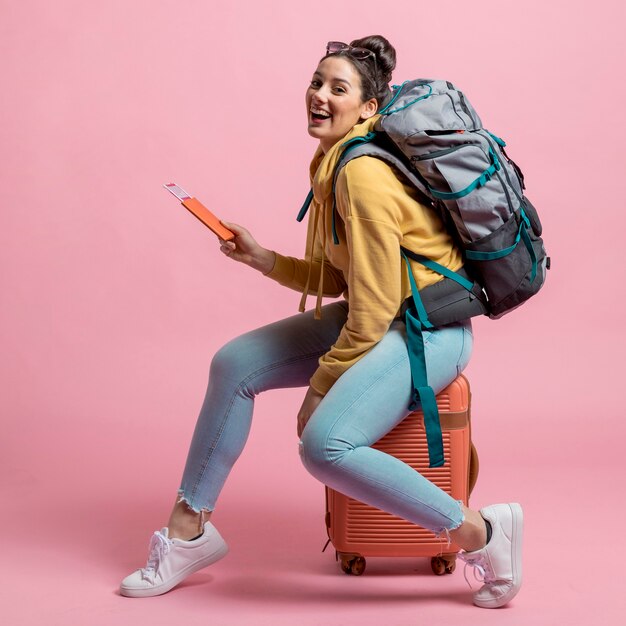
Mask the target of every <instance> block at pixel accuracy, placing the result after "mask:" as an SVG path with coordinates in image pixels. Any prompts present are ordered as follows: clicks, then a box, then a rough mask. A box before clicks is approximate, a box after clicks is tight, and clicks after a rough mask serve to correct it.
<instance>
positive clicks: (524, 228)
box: [424, 209, 537, 283]
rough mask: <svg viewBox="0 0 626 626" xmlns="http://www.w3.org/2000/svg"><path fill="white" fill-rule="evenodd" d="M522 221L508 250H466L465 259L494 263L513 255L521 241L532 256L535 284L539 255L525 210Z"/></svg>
mask: <svg viewBox="0 0 626 626" xmlns="http://www.w3.org/2000/svg"><path fill="white" fill-rule="evenodd" d="M521 211H522V212H521V216H522V219H521V221H520V223H519V228H518V229H517V235H516V237H515V241H514V242H513V245H511V246H509V247H508V248H503V249H502V250H494V251H492V252H479V251H478V250H465V258H466V259H469V260H470V261H493V260H495V259H501V258H502V257H505V256H507V255H508V254H511V252H513V250H515V248H517V244H518V243H519V242H520V240H521V241H523V242H524V245H525V246H526V249H527V250H528V254H529V255H530V260H531V262H532V269H531V272H530V282H531V283H533V282H534V281H535V278H536V276H537V255H536V254H535V249H534V248H533V243H532V241H531V239H530V235H529V234H528V229H529V228H531V225H530V220H529V219H528V217H527V215H526V213H524V209H522V210H521ZM424 265H426V264H424Z"/></svg>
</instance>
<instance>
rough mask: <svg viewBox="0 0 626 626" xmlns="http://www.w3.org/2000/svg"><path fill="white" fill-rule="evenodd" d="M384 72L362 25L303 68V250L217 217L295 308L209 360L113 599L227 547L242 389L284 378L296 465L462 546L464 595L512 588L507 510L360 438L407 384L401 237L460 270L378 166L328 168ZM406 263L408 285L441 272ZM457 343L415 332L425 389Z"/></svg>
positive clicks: (409, 198)
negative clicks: (469, 578) (306, 141)
mask: <svg viewBox="0 0 626 626" xmlns="http://www.w3.org/2000/svg"><path fill="white" fill-rule="evenodd" d="M394 67H395V50H394V48H393V46H391V44H390V43H389V42H388V41H387V40H386V39H385V38H384V37H381V36H379V35H376V36H372V37H366V38H364V39H358V40H355V41H352V42H351V43H350V44H344V43H341V42H330V43H329V44H328V46H327V49H326V56H325V57H324V58H322V59H321V61H320V62H319V64H318V66H317V68H316V69H315V71H314V73H313V77H312V80H311V83H310V85H309V86H308V88H307V90H306V110H307V120H308V132H309V135H311V136H312V137H315V138H316V139H318V140H319V146H318V148H317V150H316V152H315V154H314V155H313V159H312V161H311V164H310V175H311V186H312V192H313V193H312V195H313V200H312V202H311V210H310V214H309V227H308V232H307V242H306V253H305V255H304V258H301V259H297V258H293V257H287V256H283V255H281V254H279V253H278V252H275V251H273V250H268V249H266V248H264V247H262V246H261V245H259V244H258V243H257V241H256V240H255V239H254V238H253V237H252V235H251V234H250V233H249V232H248V231H247V230H246V229H245V228H244V227H242V226H239V225H237V224H232V223H228V222H225V223H224V224H225V226H227V227H228V228H229V229H230V230H231V231H232V232H233V233H234V234H235V238H234V240H233V241H221V242H220V245H221V251H222V252H223V253H224V254H225V255H226V256H227V257H229V258H230V259H232V260H235V261H239V262H241V263H244V264H246V265H248V266H250V267H252V268H253V269H256V270H258V271H259V272H261V273H262V274H263V275H265V276H267V277H268V278H271V279H272V280H275V281H277V282H278V283H280V284H281V285H284V286H286V287H289V288H291V289H294V290H297V291H298V292H300V293H302V299H301V304H300V311H301V314H298V315H295V316H292V317H289V318H287V319H285V320H281V321H278V322H275V323H273V324H270V325H268V326H264V327H262V328H258V329H256V330H253V331H251V332H249V333H246V334H244V335H242V336H240V337H237V338H236V339H234V340H232V341H230V342H229V343H227V344H226V345H225V346H223V347H222V348H221V349H220V350H219V351H218V352H217V353H216V354H215V356H214V357H213V361H212V363H211V370H210V375H209V384H208V389H207V394H206V398H205V401H204V404H203V406H202V409H201V411H200V415H199V417H198V422H197V425H196V429H195V432H194V435H193V439H192V442H191V447H190V450H189V455H188V457H187V463H186V466H185V470H184V472H183V477H182V481H181V484H180V490H179V493H178V497H177V499H176V503H175V505H174V508H173V510H172V513H171V516H170V519H169V523H168V526H167V527H165V528H163V529H162V530H160V531H157V532H156V533H154V535H153V536H152V539H151V542H150V553H149V556H148V562H147V564H146V566H145V567H143V568H141V569H138V570H137V571H135V572H134V573H133V574H131V575H130V576H128V577H127V578H125V579H124V580H123V581H122V584H121V588H120V591H121V593H122V594H123V595H126V596H132V597H142V596H154V595H159V594H162V593H165V592H167V591H169V590H170V589H172V588H173V587H175V586H176V585H177V584H178V583H179V582H181V581H182V580H183V579H184V578H186V577H187V576H189V575H190V574H191V573H193V572H195V571H197V570H199V569H201V568H203V567H206V566H207V565H210V564H211V563H213V562H215V561H217V560H219V559H220V558H222V557H223V556H224V555H225V554H226V552H227V551H228V548H227V546H226V542H225V541H224V540H223V539H222V537H221V535H220V534H219V533H218V531H217V529H216V528H215V526H213V525H212V523H211V522H210V521H208V518H209V517H210V515H211V512H212V511H213V509H214V507H215V504H216V502H217V499H218V496H219V494H220V492H221V490H222V487H223V486H224V483H225V481H226V479H227V477H228V475H229V473H230V470H231V469H232V467H233V465H234V463H235V462H236V460H237V458H238V457H239V455H240V453H241V451H242V450H243V447H244V445H245V442H246V440H247V437H248V432H249V429H250V425H251V420H252V414H253V408H254V398H255V397H256V396H257V395H258V394H259V393H261V392H263V391H266V390H270V389H276V388H287V387H307V391H306V394H305V396H304V399H303V402H302V405H301V407H300V410H299V411H298V415H297V432H298V436H299V437H300V443H299V450H300V455H301V458H302V462H303V464H304V466H305V467H306V468H307V469H308V470H309V471H310V472H311V474H313V475H314V476H315V477H316V478H318V479H319V480H320V481H322V482H324V483H325V484H326V485H328V486H329V487H332V488H333V489H335V490H336V491H339V492H341V493H343V494H346V495H348V496H350V497H353V498H355V499H357V500H360V501H362V502H365V503H366V504H369V505H371V506H375V507H377V508H379V509H382V510H384V511H388V512H390V513H392V514H394V515H397V516H400V517H403V518H404V519H407V520H409V521H411V522H413V523H415V524H419V525H420V526H422V527H424V528H428V529H430V530H432V531H433V532H434V533H436V534H438V535H441V534H444V535H446V536H447V537H448V538H449V539H451V540H453V541H454V543H455V544H456V545H458V546H460V547H461V548H463V549H464V550H465V551H466V552H465V553H464V554H465V555H466V560H467V562H468V563H470V564H472V565H476V566H477V567H478V568H479V570H480V571H482V572H483V573H484V582H485V584H484V585H483V587H482V588H481V589H480V591H478V592H477V594H475V596H474V602H475V603H476V604H478V605H479V606H484V607H497V606H501V605H503V604H506V603H507V602H508V601H509V600H510V599H511V598H512V597H513V596H515V594H516V593H517V591H518V589H519V586H520V583H521V570H520V569H519V567H518V565H519V562H520V550H521V528H522V513H521V509H520V508H519V505H516V504H511V505H508V504H501V505H492V506H489V507H486V508H484V509H481V511H480V512H479V511H475V510H471V509H469V508H467V507H466V506H464V504H463V503H462V502H461V501H457V500H455V499H453V498H452V497H451V496H450V495H448V493H446V492H445V491H443V490H441V489H440V488H439V487H437V486H436V485H435V484H433V483H432V482H430V481H429V480H428V479H426V478H425V477H424V476H422V475H421V474H420V473H418V472H417V471H415V470H414V469H413V468H411V467H410V466H409V465H407V464H405V463H404V462H402V461H401V460H399V459H398V458H395V457H393V456H391V455H389V454H386V453H384V452H382V451H381V450H378V449H375V448H373V447H372V446H373V444H375V443H376V442H377V441H378V440H379V439H381V438H382V437H383V436H384V435H385V434H386V433H388V432H389V431H391V430H392V429H393V428H395V426H396V425H397V424H399V423H400V422H401V421H402V420H403V419H404V418H405V417H406V416H407V415H408V414H409V413H410V410H409V405H410V404H411V397H412V392H413V386H412V378H411V366H410V360H409V353H408V350H407V343H406V329H405V327H404V325H403V322H402V320H401V317H400V313H401V308H402V303H403V302H404V301H405V300H406V299H407V298H408V297H409V296H410V295H411V284H410V281H409V278H408V274H407V273H406V272H404V271H403V265H402V262H401V256H400V247H401V246H405V247H406V248H408V249H410V250H413V251H415V252H417V253H419V254H424V255H427V256H428V257H429V258H430V259H431V260H432V261H434V262H436V263H438V264H439V265H441V266H444V267H445V268H448V269H450V270H452V271H457V270H459V269H460V268H461V267H462V265H463V259H462V255H461V252H460V251H459V249H458V248H457V246H456V245H455V242H454V240H453V239H452V237H451V236H450V235H449V233H448V232H447V231H446V229H445V228H444V225H443V223H442V221H441V218H440V217H439V216H438V214H437V213H435V211H434V210H433V209H432V207H430V206H426V205H424V204H421V203H420V199H419V197H418V196H417V194H416V191H415V190H414V189H412V188H410V187H408V186H406V185H405V183H404V180H403V179H402V178H401V177H400V175H399V174H397V173H396V171H395V170H394V169H392V167H391V166H390V165H389V164H387V163H386V162H385V161H383V160H380V159H377V158H374V157H372V156H361V157H360V158H356V159H353V160H352V161H350V162H349V163H347V164H346V165H345V167H343V168H341V169H340V170H339V172H338V174H337V168H338V164H339V161H340V159H341V157H342V154H343V152H344V145H345V144H346V142H348V141H350V140H352V139H356V141H359V140H360V139H359V138H361V137H364V136H366V135H369V133H370V132H372V131H373V130H374V128H375V124H376V121H377V119H378V118H379V117H380V116H379V115H378V114H377V113H378V111H379V110H380V108H381V107H382V106H384V105H385V104H386V100H387V98H388V97H389V95H390V89H389V81H390V80H391V72H392V71H393V69H394ZM336 174H337V175H336ZM335 209H336V210H335ZM335 213H336V215H337V220H336V222H337V223H335V219H334V216H335ZM331 224H332V225H333V227H332V228H331ZM333 235H335V237H333ZM407 262H409V261H407ZM410 263H411V269H412V272H413V275H414V278H415V281H416V286H417V288H418V289H423V288H424V287H427V286H429V285H432V284H434V283H436V282H438V281H440V280H441V278H442V277H441V276H440V275H439V274H436V273H434V272H431V271H430V270H428V269H427V268H425V267H423V266H421V265H420V264H418V263H416V262H413V261H411V262H410ZM309 292H312V293H315V294H317V304H316V307H315V309H314V310H313V311H308V312H304V308H305V304H306V297H307V294H308V293H309ZM340 295H343V297H344V299H343V301H339V302H333V303H331V304H327V305H326V306H322V304H321V300H322V298H323V297H324V296H331V297H338V296H340ZM471 351H472V332H471V326H470V323H469V321H465V322H459V323H455V324H449V325H447V326H443V327H441V328H433V329H431V330H428V331H424V358H425V362H426V365H427V369H428V378H429V384H430V385H431V386H432V388H433V389H434V390H435V392H438V391H440V390H441V389H443V388H444V387H446V386H448V385H449V384H450V383H451V382H452V381H453V380H454V379H455V378H456V377H457V376H458V374H459V373H460V372H461V371H462V370H463V369H464V368H465V366H466V365H467V363H468V361H469V358H470V355H471ZM491 535H493V536H491ZM490 537H491V540H490ZM461 556H462V555H461Z"/></svg>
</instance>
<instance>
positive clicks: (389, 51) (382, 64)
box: [350, 35, 396, 85]
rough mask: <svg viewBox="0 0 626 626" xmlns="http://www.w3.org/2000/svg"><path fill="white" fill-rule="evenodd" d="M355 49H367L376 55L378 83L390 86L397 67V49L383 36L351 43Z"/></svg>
mask: <svg viewBox="0 0 626 626" xmlns="http://www.w3.org/2000/svg"><path fill="white" fill-rule="evenodd" d="M350 45H351V46H352V47H354V48H366V49H367V50H371V51H372V52H373V53H374V54H375V55H376V67H377V70H378V76H377V78H378V80H377V83H378V84H379V85H380V84H389V83H390V82H391V74H392V72H393V70H394V69H395V67H396V49H395V48H394V47H393V46H392V45H391V44H390V43H389V41H388V40H387V39H385V38H384V37H383V36H382V35H370V36H369V37H363V38H361V39H355V40H354V41H351V42H350Z"/></svg>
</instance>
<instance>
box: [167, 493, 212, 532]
mask: <svg viewBox="0 0 626 626" xmlns="http://www.w3.org/2000/svg"><path fill="white" fill-rule="evenodd" d="M181 502H183V503H185V504H186V505H187V508H188V509H189V510H190V511H193V512H194V513H198V514H199V515H200V523H201V524H204V516H205V515H206V514H207V513H212V512H213V509H208V508H206V507H201V508H198V507H197V506H195V505H193V504H192V503H191V501H190V500H189V498H187V496H186V495H185V492H184V490H183V489H179V490H178V500H176V504H180V503H181Z"/></svg>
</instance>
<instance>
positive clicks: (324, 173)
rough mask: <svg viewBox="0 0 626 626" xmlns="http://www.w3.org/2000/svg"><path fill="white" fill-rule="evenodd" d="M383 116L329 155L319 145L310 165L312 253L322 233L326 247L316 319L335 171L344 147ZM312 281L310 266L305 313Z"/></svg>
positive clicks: (317, 310) (302, 307)
mask: <svg viewBox="0 0 626 626" xmlns="http://www.w3.org/2000/svg"><path fill="white" fill-rule="evenodd" d="M379 118H380V115H374V116H373V117H371V118H369V119H368V120H365V121H364V122H361V123H360V124H356V125H355V126H354V127H353V128H352V130H351V131H350V132H349V133H348V134H347V135H346V136H345V137H343V138H342V139H341V140H340V141H338V142H337V143H336V144H335V145H334V146H333V147H332V148H330V150H329V151H328V152H326V154H324V151H323V150H322V148H321V146H318V148H317V150H316V151H315V154H314V155H313V159H312V161H311V165H310V166H309V175H310V179H311V189H312V190H313V203H312V208H313V210H312V212H311V213H310V214H309V219H310V220H311V219H312V220H313V228H312V233H313V236H312V237H311V241H310V248H309V254H310V255H311V256H312V253H313V250H314V246H315V241H316V239H317V237H318V236H319V235H320V234H321V239H322V241H321V248H322V260H321V270H320V271H321V274H320V284H319V288H318V290H317V301H316V305H315V319H320V318H321V316H322V313H321V310H322V298H323V295H324V265H325V260H326V253H325V249H326V244H327V237H326V224H327V222H328V220H330V219H332V211H333V180H334V176H335V169H336V167H337V163H338V162H339V159H340V158H341V155H342V154H343V151H344V144H345V143H346V142H347V141H350V140H351V139H353V138H355V137H364V136H365V135H367V134H368V133H370V132H372V131H373V130H374V127H375V125H376V122H377V121H378V120H379ZM310 279H311V268H310V266H309V273H308V277H307V281H306V284H305V286H304V291H303V293H302V299H301V300H300V311H301V312H303V311H304V310H305V304H306V299H307V296H308V294H309V284H310Z"/></svg>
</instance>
